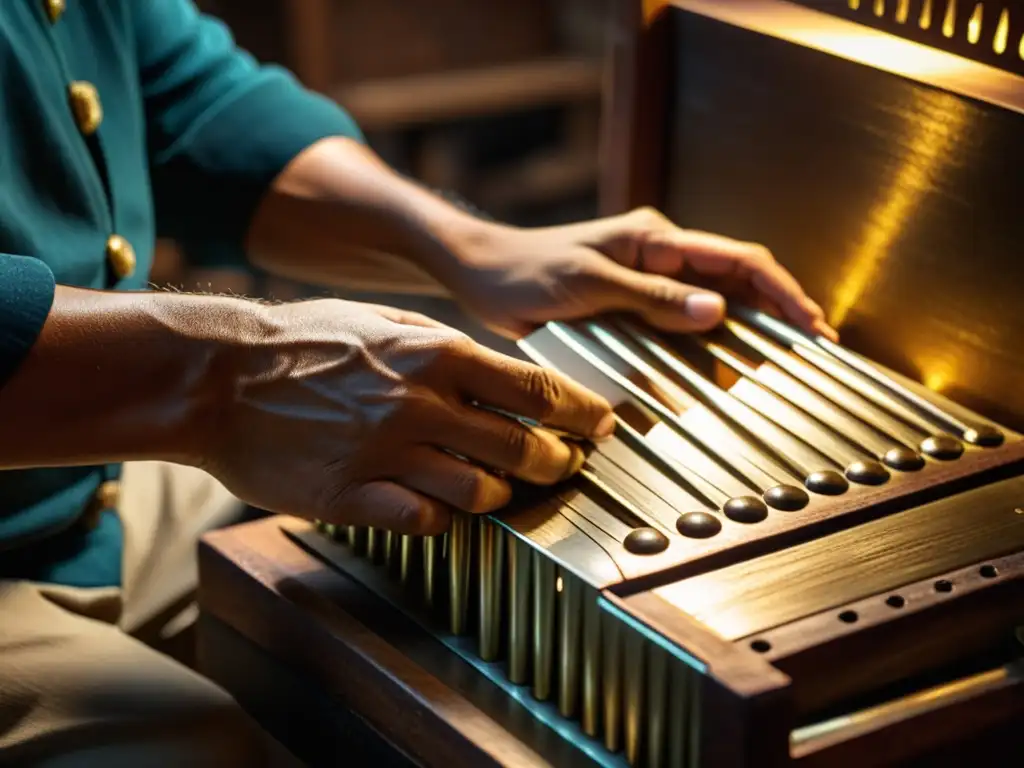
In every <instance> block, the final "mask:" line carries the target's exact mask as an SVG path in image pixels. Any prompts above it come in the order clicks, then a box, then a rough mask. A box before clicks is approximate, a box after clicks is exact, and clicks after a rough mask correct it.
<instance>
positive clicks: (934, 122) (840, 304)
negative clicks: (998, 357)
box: [828, 91, 967, 373]
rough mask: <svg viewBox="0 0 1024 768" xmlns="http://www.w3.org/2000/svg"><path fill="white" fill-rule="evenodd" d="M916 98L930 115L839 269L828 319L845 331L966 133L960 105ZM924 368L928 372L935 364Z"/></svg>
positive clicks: (916, 108) (919, 124)
mask: <svg viewBox="0 0 1024 768" xmlns="http://www.w3.org/2000/svg"><path fill="white" fill-rule="evenodd" d="M914 100H915V102H916V103H915V104H914V105H913V109H912V110H911V112H922V113H924V114H925V115H926V117H923V118H922V119H921V120H919V121H916V122H915V123H914V125H915V126H916V133H913V134H911V135H910V136H908V137H907V141H906V142H905V146H906V147H907V149H906V153H905V155H904V157H903V158H902V161H901V163H900V166H899V168H898V169H897V170H896V173H895V174H894V176H893V178H892V180H891V182H890V185H889V188H888V189H887V190H885V192H884V193H883V194H882V195H881V197H880V199H879V203H878V204H877V205H876V206H875V208H874V209H873V210H872V211H871V212H870V213H869V214H868V216H867V221H866V222H865V232H864V235H863V237H862V240H861V243H860V245H859V246H858V248H857V249H856V250H855V251H854V252H853V253H852V254H851V255H850V256H849V258H848V259H847V260H846V262H845V263H844V264H843V265H842V266H841V267H840V269H839V270H838V274H839V279H838V281H837V282H836V286H835V289H834V291H833V293H832V301H831V302H830V303H831V312H830V314H829V318H828V319H829V323H830V324H831V325H832V326H833V327H834V328H840V329H841V326H842V324H843V322H844V321H845V320H846V318H847V316H848V315H849V313H850V311H851V310H852V309H853V308H854V307H856V306H857V304H858V302H859V301H860V299H861V297H862V296H863V295H864V293H865V292H866V291H868V290H870V287H871V283H872V282H873V281H874V280H875V278H876V276H877V274H878V270H879V267H880V266H881V264H882V263H883V262H884V261H885V259H887V258H888V257H889V256H890V255H891V253H892V247H893V244H894V243H895V242H897V241H898V240H899V237H900V235H901V234H902V232H903V230H904V228H905V226H906V224H907V222H908V221H909V220H910V218H911V217H912V216H913V215H914V211H915V210H916V208H917V206H918V204H919V203H920V201H921V200H922V199H923V198H924V196H925V195H926V194H927V193H928V192H929V190H931V189H933V188H934V178H935V176H936V175H937V174H938V172H939V170H940V169H941V168H942V167H943V166H944V165H945V164H946V163H948V162H950V161H951V160H952V159H953V158H954V156H955V152H954V149H955V147H956V145H957V143H958V142H959V140H960V138H961V136H962V134H963V130H964V127H965V125H966V116H967V110H966V108H965V107H964V106H963V104H962V103H961V102H960V101H958V100H957V99H955V98H953V97H951V96H946V95H944V94H940V93H934V94H933V93H928V92H924V91H917V92H915V96H914ZM939 117H941V119H934V118H939ZM921 368H922V372H923V373H927V370H931V369H932V368H934V366H921ZM926 368H927V370H926Z"/></svg>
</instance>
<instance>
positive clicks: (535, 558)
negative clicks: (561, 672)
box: [530, 552, 558, 701]
mask: <svg viewBox="0 0 1024 768" xmlns="http://www.w3.org/2000/svg"><path fill="white" fill-rule="evenodd" d="M530 563H531V568H532V570H533V579H532V582H533V621H532V625H533V626H532V631H533V697H534V698H535V699H537V700H538V701H547V700H548V699H549V698H551V681H552V674H553V666H554V657H555V601H556V598H557V594H558V593H557V592H556V591H555V578H556V572H555V571H556V569H555V564H554V563H553V562H551V561H550V560H549V559H547V558H546V557H545V556H544V555H542V554H540V553H539V552H532V553H531V555H530Z"/></svg>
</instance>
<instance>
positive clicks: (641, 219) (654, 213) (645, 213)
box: [633, 205, 666, 228]
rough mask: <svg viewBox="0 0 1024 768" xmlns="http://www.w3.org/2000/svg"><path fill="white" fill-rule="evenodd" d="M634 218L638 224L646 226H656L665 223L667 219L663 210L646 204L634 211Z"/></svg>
mask: <svg viewBox="0 0 1024 768" xmlns="http://www.w3.org/2000/svg"><path fill="white" fill-rule="evenodd" d="M633 218H634V219H635V221H636V223H637V225H639V226H641V227H644V228H654V227H658V226H660V225H662V224H664V223H665V221H666V219H665V217H664V215H662V213H661V211H659V210H658V209H656V208H654V207H653V206H650V205H644V206H641V207H639V208H636V209H635V210H634V211H633Z"/></svg>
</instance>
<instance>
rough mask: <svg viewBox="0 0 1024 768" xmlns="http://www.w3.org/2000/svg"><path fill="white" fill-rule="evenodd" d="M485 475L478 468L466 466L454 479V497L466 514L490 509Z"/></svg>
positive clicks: (488, 490) (487, 483)
mask: <svg viewBox="0 0 1024 768" xmlns="http://www.w3.org/2000/svg"><path fill="white" fill-rule="evenodd" d="M488 480H489V478H488V477H487V473H486V472H484V470H482V469H480V468H479V467H469V466H467V467H466V468H465V469H464V470H462V471H460V472H459V474H458V475H457V476H456V478H455V483H456V497H457V498H458V499H459V506H460V507H462V509H464V510H465V511H466V512H474V513H478V512H488V511H490V508H491V504H490V502H491V499H490V496H491V494H490V489H489V485H490V483H489V482H488Z"/></svg>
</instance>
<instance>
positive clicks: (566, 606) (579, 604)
mask: <svg viewBox="0 0 1024 768" xmlns="http://www.w3.org/2000/svg"><path fill="white" fill-rule="evenodd" d="M560 578H561V579H562V591H561V592H559V593H558V613H559V617H558V711H559V712H560V713H561V714H562V717H575V716H576V711H577V709H578V708H579V700H580V662H581V661H582V659H581V658H580V627H581V625H582V623H583V594H584V589H585V588H584V585H583V582H582V581H580V580H579V579H578V578H576V577H575V576H573V575H572V574H571V573H569V572H568V571H564V570H563V571H561V576H560Z"/></svg>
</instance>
